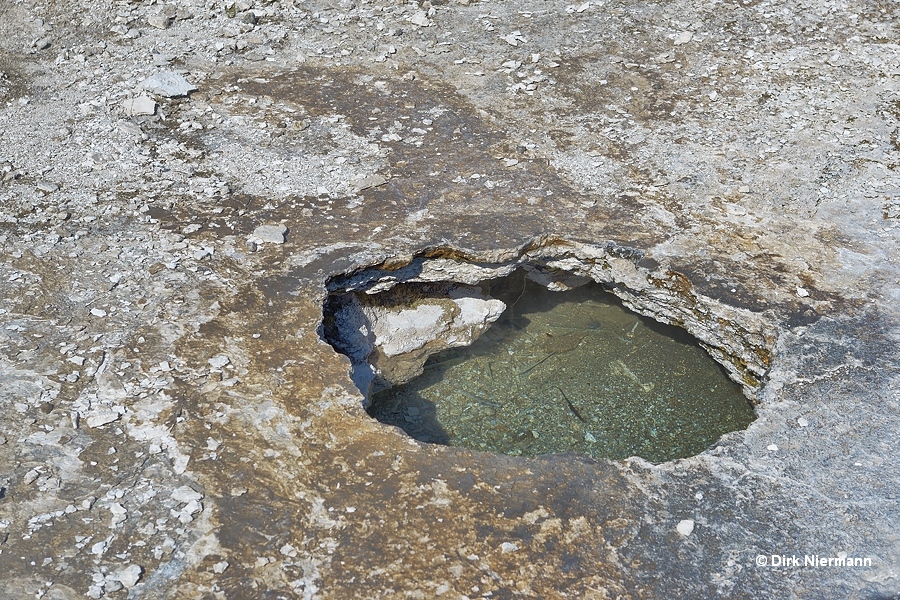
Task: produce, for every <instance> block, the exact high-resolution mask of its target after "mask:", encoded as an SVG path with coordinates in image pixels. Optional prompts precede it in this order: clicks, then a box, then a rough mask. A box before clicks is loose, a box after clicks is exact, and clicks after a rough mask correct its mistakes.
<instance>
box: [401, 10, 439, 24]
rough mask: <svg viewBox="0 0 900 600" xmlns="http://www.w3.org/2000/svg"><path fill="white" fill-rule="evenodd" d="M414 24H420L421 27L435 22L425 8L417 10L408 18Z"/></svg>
mask: <svg viewBox="0 0 900 600" xmlns="http://www.w3.org/2000/svg"><path fill="white" fill-rule="evenodd" d="M407 20H408V21H409V22H410V23H412V24H413V25H418V26H419V27H430V26H431V25H433V24H434V23H432V22H431V20H430V19H429V18H428V14H427V13H426V12H425V11H424V10H419V11H416V12H415V14H413V16H411V17H409V18H408V19H407Z"/></svg>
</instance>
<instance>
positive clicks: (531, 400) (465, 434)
mask: <svg viewBox="0 0 900 600" xmlns="http://www.w3.org/2000/svg"><path fill="white" fill-rule="evenodd" d="M486 291H487V292H488V293H489V294H490V295H492V296H493V297H495V298H499V299H501V300H503V301H504V302H506V303H507V305H508V308H507V310H506V312H505V313H504V315H503V316H502V317H501V318H500V320H499V321H497V322H496V323H494V324H493V325H492V326H491V327H490V329H489V330H488V331H487V332H485V333H484V334H483V335H482V336H481V337H480V338H479V339H478V340H477V341H476V342H475V343H474V344H473V345H472V346H470V347H467V348H456V349H453V350H449V351H446V352H443V353H441V354H439V355H436V356H433V357H432V358H431V359H430V360H429V362H428V363H427V364H426V368H425V373H424V374H423V375H422V376H420V377H418V378H417V379H415V380H413V381H411V382H409V383H408V384H406V385H403V386H399V387H396V388H392V389H389V390H386V391H384V392H381V393H379V394H376V395H375V396H374V397H373V398H372V404H371V406H370V408H369V413H370V414H371V415H372V416H373V417H375V418H377V419H378V420H379V421H381V422H383V423H388V424H391V425H396V426H398V427H401V428H402V429H403V430H405V431H406V432H407V433H408V434H409V435H411V436H412V437H414V438H416V439H419V440H422V441H426V442H434V443H440V444H447V445H451V446H461V447H465V448H472V449H475V450H484V451H491V452H498V453H504V454H511V455H526V456H533V455H538V454H550V453H556V452H578V453H581V454H587V455H590V456H593V457H596V458H611V459H622V458H626V457H629V456H640V457H643V458H645V459H647V460H649V461H652V462H663V461H667V460H672V459H675V458H683V457H686V456H692V455H695V454H698V453H700V452H702V451H703V450H705V449H706V448H708V447H709V446H710V445H711V444H713V443H715V442H716V440H718V438H719V437H720V436H721V435H722V434H724V433H727V432H730V431H735V430H738V429H743V428H745V427H747V425H748V424H749V423H750V422H751V421H752V420H753V419H754V418H755V415H754V411H753V407H752V406H751V404H750V402H749V401H748V400H747V398H746V397H745V396H744V395H743V393H742V392H741V390H740V388H739V387H738V386H737V385H736V384H735V383H733V382H732V381H731V380H730V379H728V377H727V376H726V374H725V372H724V370H723V369H722V368H721V366H719V365H718V364H717V363H716V362H715V361H713V360H712V359H711V358H710V357H709V355H708V354H707V353H706V352H705V351H704V350H703V349H702V348H701V347H700V346H699V345H698V344H697V343H696V342H695V341H694V340H693V338H692V337H691V336H689V335H688V334H687V333H686V332H684V331H683V330H681V329H678V328H676V327H670V326H667V325H662V324H659V323H657V322H655V321H653V320H651V319H647V318H644V317H640V316H638V315H636V314H635V313H632V312H630V311H628V310H627V309H625V308H624V307H622V306H621V304H620V303H619V302H618V300H617V299H615V298H614V297H613V296H612V295H610V294H608V293H606V292H605V291H604V290H603V289H602V287H601V286H599V285H597V284H590V285H586V286H584V287H581V288H578V289H575V290H572V291H568V292H552V291H549V290H547V289H546V288H544V287H543V286H541V285H538V284H536V283H533V282H531V281H527V280H524V277H523V276H522V274H521V273H517V274H514V275H512V276H510V277H509V278H506V279H504V280H498V281H496V282H493V283H491V284H486Z"/></svg>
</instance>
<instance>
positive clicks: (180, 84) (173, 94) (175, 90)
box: [140, 71, 197, 98]
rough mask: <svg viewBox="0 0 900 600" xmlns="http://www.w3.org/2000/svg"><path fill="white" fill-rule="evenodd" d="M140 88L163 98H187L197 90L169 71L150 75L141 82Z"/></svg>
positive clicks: (185, 80)
mask: <svg viewBox="0 0 900 600" xmlns="http://www.w3.org/2000/svg"><path fill="white" fill-rule="evenodd" d="M140 88H141V89H142V90H147V91H148V92H150V93H151V94H157V95H159V96H165V97H166V98H177V97H178V96H187V95H188V94H189V93H191V92H193V91H195V90H196V89H197V88H196V86H194V85H193V84H192V83H190V82H189V81H188V80H187V79H185V78H184V77H182V76H181V75H179V74H178V73H172V72H171V71H160V72H159V73H155V74H153V75H151V76H150V77H148V78H147V79H145V80H144V81H142V82H141V85H140Z"/></svg>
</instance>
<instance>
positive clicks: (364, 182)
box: [352, 173, 388, 192]
mask: <svg viewBox="0 0 900 600" xmlns="http://www.w3.org/2000/svg"><path fill="white" fill-rule="evenodd" d="M387 181H388V180H387V178H386V177H385V176H384V175H379V174H378V173H373V174H372V175H367V176H365V177H357V178H356V179H354V180H353V181H352V184H353V187H354V188H356V191H358V192H361V191H363V190H368V189H370V188H375V187H378V186H380V185H384V184H385V183H387Z"/></svg>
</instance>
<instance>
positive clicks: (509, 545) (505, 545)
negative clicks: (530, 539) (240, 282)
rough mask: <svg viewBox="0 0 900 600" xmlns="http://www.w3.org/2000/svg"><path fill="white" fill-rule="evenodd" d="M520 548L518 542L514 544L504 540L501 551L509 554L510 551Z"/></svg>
mask: <svg viewBox="0 0 900 600" xmlns="http://www.w3.org/2000/svg"><path fill="white" fill-rule="evenodd" d="M518 549H519V546H518V544H514V543H512V542H503V543H502V544H500V552H501V553H503V554H509V553H510V552H515V551H517V550H518Z"/></svg>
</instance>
